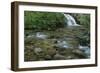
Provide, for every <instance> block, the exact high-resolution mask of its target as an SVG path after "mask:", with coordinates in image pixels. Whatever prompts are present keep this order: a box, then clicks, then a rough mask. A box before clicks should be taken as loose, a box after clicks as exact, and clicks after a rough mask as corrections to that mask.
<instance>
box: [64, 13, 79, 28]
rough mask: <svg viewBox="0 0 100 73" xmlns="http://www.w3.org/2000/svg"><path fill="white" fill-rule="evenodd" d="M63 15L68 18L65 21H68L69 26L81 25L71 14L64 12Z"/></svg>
mask: <svg viewBox="0 0 100 73" xmlns="http://www.w3.org/2000/svg"><path fill="white" fill-rule="evenodd" d="M63 15H64V17H65V18H66V21H65V22H66V23H67V26H80V25H79V24H77V23H76V21H75V19H74V17H72V16H71V15H70V14H65V13H63Z"/></svg>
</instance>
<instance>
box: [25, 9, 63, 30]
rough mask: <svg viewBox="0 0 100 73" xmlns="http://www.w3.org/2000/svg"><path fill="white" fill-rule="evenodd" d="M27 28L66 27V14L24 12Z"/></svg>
mask: <svg viewBox="0 0 100 73" xmlns="http://www.w3.org/2000/svg"><path fill="white" fill-rule="evenodd" d="M24 15H25V17H24V20H25V21H24V23H25V29H33V30H55V29H56V28H60V27H64V15H63V14H61V13H53V12H52V13H50V12H32V11H25V12H24Z"/></svg>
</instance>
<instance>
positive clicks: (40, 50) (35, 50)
mask: <svg viewBox="0 0 100 73" xmlns="http://www.w3.org/2000/svg"><path fill="white" fill-rule="evenodd" d="M42 51H43V50H42V49H41V48H34V53H35V54H38V53H40V52H42Z"/></svg>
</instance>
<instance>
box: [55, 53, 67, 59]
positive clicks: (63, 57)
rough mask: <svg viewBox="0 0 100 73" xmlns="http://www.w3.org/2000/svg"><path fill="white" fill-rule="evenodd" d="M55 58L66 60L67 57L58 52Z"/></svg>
mask: <svg viewBox="0 0 100 73" xmlns="http://www.w3.org/2000/svg"><path fill="white" fill-rule="evenodd" d="M54 59H55V60H64V59H66V57H65V56H63V55H60V54H58V53H57V54H56V55H54Z"/></svg>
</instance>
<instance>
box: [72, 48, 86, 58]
mask: <svg viewBox="0 0 100 73" xmlns="http://www.w3.org/2000/svg"><path fill="white" fill-rule="evenodd" d="M72 52H73V53H74V54H75V55H76V56H77V57H79V58H87V55H86V54H85V53H84V52H82V51H81V50H79V49H75V50H73V51H72Z"/></svg>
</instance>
